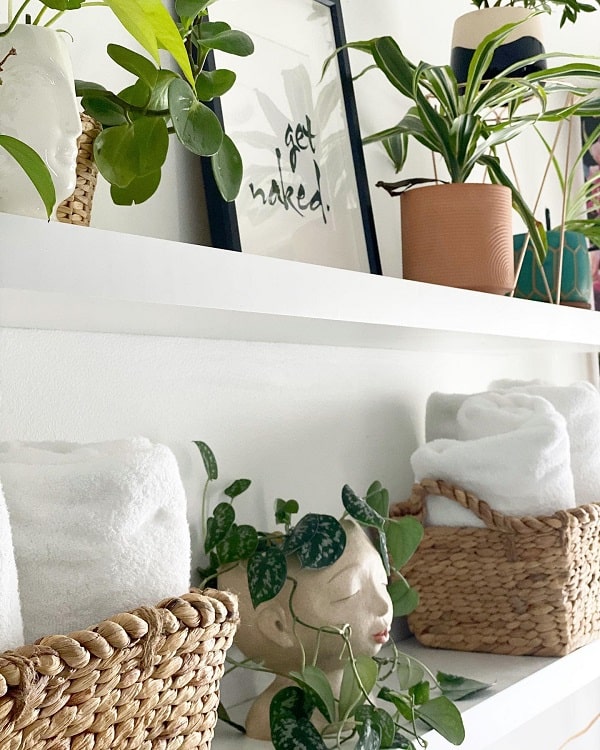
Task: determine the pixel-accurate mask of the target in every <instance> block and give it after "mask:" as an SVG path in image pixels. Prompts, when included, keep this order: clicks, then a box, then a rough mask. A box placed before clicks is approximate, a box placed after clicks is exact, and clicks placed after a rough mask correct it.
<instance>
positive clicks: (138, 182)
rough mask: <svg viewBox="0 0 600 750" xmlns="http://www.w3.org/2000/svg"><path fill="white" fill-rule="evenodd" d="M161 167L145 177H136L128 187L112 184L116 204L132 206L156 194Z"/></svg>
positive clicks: (111, 188) (111, 189)
mask: <svg viewBox="0 0 600 750" xmlns="http://www.w3.org/2000/svg"><path fill="white" fill-rule="evenodd" d="M160 175H161V171H160V169H157V170H156V171H155V172H150V173H149V174H145V175H144V176H143V177H136V178H135V179H133V180H132V181H131V182H130V183H129V185H127V187H124V188H121V187H118V186H117V185H111V186H110V195H111V198H112V200H113V203H114V204H115V205H116V206H132V205H133V204H134V203H135V204H140V203H143V202H144V201H147V200H148V198H150V197H151V196H153V195H154V193H155V192H156V191H157V190H158V186H159V185H160Z"/></svg>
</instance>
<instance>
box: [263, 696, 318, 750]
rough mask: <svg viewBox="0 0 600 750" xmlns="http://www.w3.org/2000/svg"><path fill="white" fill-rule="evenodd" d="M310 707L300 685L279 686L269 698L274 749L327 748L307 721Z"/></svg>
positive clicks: (313, 749) (312, 707)
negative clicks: (281, 688)
mask: <svg viewBox="0 0 600 750" xmlns="http://www.w3.org/2000/svg"><path fill="white" fill-rule="evenodd" d="M313 709H314V706H313V704H312V702H311V701H310V699H309V698H308V696H307V695H306V693H304V692H303V691H302V690H301V689H300V688H298V687H294V686H290V687H286V688H283V690H280V691H279V692H278V693H276V695H275V696H273V700H272V701H271V707H270V709H269V719H270V725H271V740H272V742H273V747H274V748H275V750H327V746H326V745H325V743H324V742H323V740H322V739H321V735H320V734H319V732H318V731H317V729H316V728H315V726H314V724H312V723H311V721H310V716H311V714H312V712H313Z"/></svg>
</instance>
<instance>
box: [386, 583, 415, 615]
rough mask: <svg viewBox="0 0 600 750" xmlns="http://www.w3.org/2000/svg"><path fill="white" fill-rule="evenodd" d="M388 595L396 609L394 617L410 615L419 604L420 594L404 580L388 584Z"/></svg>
mask: <svg viewBox="0 0 600 750" xmlns="http://www.w3.org/2000/svg"><path fill="white" fill-rule="evenodd" d="M388 594H389V595H390V599H391V600H392V605H393V607H394V617H403V616H404V615H409V614H410V613H411V612H414V611H415V609H416V608H417V605H418V604H419V594H418V592H417V591H416V590H415V589H413V588H411V587H410V586H409V585H408V583H407V582H406V581H405V580H404V578H397V579H395V580H394V581H392V582H391V583H390V584H388Z"/></svg>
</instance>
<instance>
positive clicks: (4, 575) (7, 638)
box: [0, 486, 25, 651]
mask: <svg viewBox="0 0 600 750" xmlns="http://www.w3.org/2000/svg"><path fill="white" fill-rule="evenodd" d="M0 601H1V602H2V606H0V651H7V650H8V649H11V648H16V647H17V646H22V645H23V644H24V643H25V640H24V636H23V620H22V618H21V604H20V601H19V584H18V579H17V566H16V563H15V553H14V549H13V540H12V533H11V528H10V520H9V517H8V510H7V508H6V501H5V499H4V494H3V493H2V487H1V486H0Z"/></svg>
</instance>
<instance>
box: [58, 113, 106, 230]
mask: <svg viewBox="0 0 600 750" xmlns="http://www.w3.org/2000/svg"><path fill="white" fill-rule="evenodd" d="M80 116H81V129H82V130H81V135H80V136H79V139H78V140H77V166H76V172H77V182H76V184H75V191H74V192H73V195H71V197H70V198H67V199H66V200H64V201H63V202H62V203H59V205H58V206H57V208H56V218H57V220H58V221H62V222H63V223H64V224H79V226H82V227H88V226H89V225H90V219H91V216H92V201H93V198H94V191H95V190H96V182H97V178H98V168H97V167H96V163H95V162H94V140H95V139H96V136H97V135H98V133H99V132H100V130H101V126H100V125H99V123H97V122H96V120H94V119H92V118H91V117H90V116H89V115H86V114H85V113H83V112H82V113H81V115H80Z"/></svg>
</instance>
